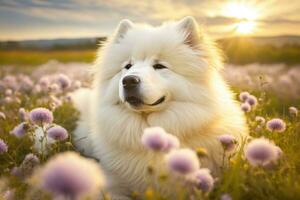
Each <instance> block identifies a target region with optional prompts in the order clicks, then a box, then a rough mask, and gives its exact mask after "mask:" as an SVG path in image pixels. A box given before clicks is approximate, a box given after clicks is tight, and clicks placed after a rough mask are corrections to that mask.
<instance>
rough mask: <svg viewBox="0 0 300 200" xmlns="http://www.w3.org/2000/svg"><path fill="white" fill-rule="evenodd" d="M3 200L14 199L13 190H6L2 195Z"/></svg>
mask: <svg viewBox="0 0 300 200" xmlns="http://www.w3.org/2000/svg"><path fill="white" fill-rule="evenodd" d="M3 199H4V200H13V199H15V193H14V191H13V190H6V191H5V192H4V194H3Z"/></svg>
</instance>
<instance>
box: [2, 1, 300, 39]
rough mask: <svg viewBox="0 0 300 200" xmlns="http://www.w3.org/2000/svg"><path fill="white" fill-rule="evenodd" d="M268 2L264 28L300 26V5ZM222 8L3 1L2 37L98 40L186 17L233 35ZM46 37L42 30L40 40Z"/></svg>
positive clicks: (210, 4)
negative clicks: (120, 29) (129, 25)
mask: <svg viewBox="0 0 300 200" xmlns="http://www.w3.org/2000/svg"><path fill="white" fill-rule="evenodd" d="M265 2H266V1H264V4H263V5H261V7H263V9H265V10H261V12H262V13H263V14H265V13H266V14H268V16H267V15H266V16H265V17H264V16H262V17H261V18H259V19H258V20H259V22H260V23H263V24H270V25H272V24H275V23H280V24H294V25H295V24H299V20H300V16H299V14H297V13H298V11H297V10H298V9H296V8H299V6H300V3H297V1H294V0H292V1H291V3H290V4H289V5H286V4H285V3H283V2H281V1H276V0H272V1H268V3H267V4H266V3H265ZM291 4H293V5H294V6H292V5H291ZM258 6H260V5H258ZM222 7H224V2H220V1H218V0H202V1H200V0H164V1H161V0H143V1H129V0H84V1H82V0H48V1H44V0H22V1H18V0H1V1H0V23H1V24H0V25H1V28H2V30H0V37H1V38H3V37H4V36H3V35H4V34H6V35H7V36H6V37H9V35H8V33H9V31H14V30H16V29H18V31H22V29H23V30H26V34H29V33H30V27H31V28H32V31H37V30H38V29H43V30H49V31H50V32H51V31H52V34H53V37H59V34H60V32H58V31H56V30H55V29H57V30H63V29H64V28H65V30H64V31H63V32H64V35H65V34H67V32H69V33H70V35H72V34H73V35H75V33H74V31H76V29H78V30H79V31H80V32H84V33H88V32H89V31H90V34H92V33H93V34H95V35H96V34H101V32H102V33H105V34H106V33H108V32H111V31H112V30H113V28H114V27H115V26H116V25H117V23H118V22H119V21H120V20H121V19H123V18H129V19H131V20H133V21H135V22H146V23H151V24H153V25H158V24H160V23H161V22H163V21H166V20H176V19H180V18H182V17H184V16H187V15H192V16H195V18H196V19H197V20H198V21H199V23H200V24H203V25H205V26H206V27H208V30H209V31H210V30H213V31H212V32H213V34H215V33H218V30H220V31H227V32H230V31H231V26H232V25H233V24H235V23H237V22H239V21H240V20H237V19H236V18H233V17H228V16H224V15H223V14H222V13H221V12H220V11H221V10H222ZM280 7H284V8H285V9H282V8H280ZM273 11H274V12H273ZM282 13H284V15H282ZM281 16H284V17H285V18H283V17H281ZM3 29H5V31H3ZM68 30H69V31H68ZM268 31H269V30H268ZM43 32H44V31H40V34H41V37H42V35H43V34H44V33H43ZM299 32H300V31H299ZM36 34H38V33H34V35H36ZM44 35H45V34H44ZM48 35H49V34H47V36H48Z"/></svg>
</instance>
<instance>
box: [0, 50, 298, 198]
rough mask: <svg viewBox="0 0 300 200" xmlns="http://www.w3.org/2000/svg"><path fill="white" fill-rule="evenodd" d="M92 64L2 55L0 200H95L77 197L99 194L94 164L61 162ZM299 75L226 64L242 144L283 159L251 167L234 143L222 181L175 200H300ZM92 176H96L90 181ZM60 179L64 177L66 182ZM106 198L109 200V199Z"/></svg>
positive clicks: (51, 54) (59, 55) (52, 56)
mask: <svg viewBox="0 0 300 200" xmlns="http://www.w3.org/2000/svg"><path fill="white" fill-rule="evenodd" d="M298 53H299V52H298ZM94 56H95V52H94V51H93V50H81V51H64V50H56V51H25V52H24V51H20V50H18V51H1V52H0V65H1V66H0V139H1V140H0V163H1V165H0V194H1V195H2V198H4V199H52V198H53V197H57V195H58V196H59V197H60V198H61V197H65V196H67V198H65V199H85V198H86V199H93V197H92V196H84V195H83V196H81V195H82V194H83V193H88V194H94V192H95V193H97V191H95V190H96V189H97V190H99V189H100V188H101V187H103V180H102V179H103V177H101V172H99V171H97V170H96V169H94V166H93V165H94V164H95V163H94V161H91V160H87V159H85V158H83V157H79V156H78V155H77V154H75V155H71V156H70V155H69V157H68V156H67V155H65V154H63V152H66V151H76V149H75V148H74V146H73V142H74V141H73V140H72V131H74V128H75V126H76V121H77V119H78V112H77V111H76V109H75V108H74V107H73V105H72V102H71V97H70V93H71V92H72V91H74V90H76V89H78V88H81V87H90V83H91V78H90V74H89V72H88V68H89V66H90V65H91V64H90V62H91V61H92V60H93V59H94ZM49 60H50V61H49ZM274 63H276V62H274ZM287 64H288V63H287ZM299 68H300V67H299V66H287V65H285V64H268V65H264V64H257V63H256V64H253V63H252V64H249V65H245V66H237V65H233V64H227V66H226V68H225V69H224V71H223V74H224V77H225V79H226V80H227V81H228V82H229V84H230V85H231V86H232V88H233V90H234V91H235V93H236V99H237V100H238V101H240V104H241V109H243V110H244V111H245V115H246V116H247V122H248V125H249V130H250V135H251V136H252V137H253V138H252V139H251V140H249V141H245V142H250V141H254V140H255V139H257V138H265V139H267V140H268V142H269V143H268V145H269V146H272V145H273V146H274V145H276V147H279V148H280V149H281V153H280V156H279V155H278V156H277V157H276V159H275V158H274V160H272V162H271V163H267V164H268V165H265V163H263V162H256V163H255V162H254V161H253V160H251V159H250V158H249V157H248V156H247V154H246V153H245V151H246V150H245V149H246V146H247V144H235V143H232V144H231V145H234V148H239V149H240V150H239V151H238V152H237V153H236V154H235V156H229V157H228V158H226V160H224V166H222V168H221V173H220V175H218V176H213V177H211V175H209V174H206V175H207V176H208V177H209V178H212V180H213V181H208V183H207V187H203V185H201V184H200V185H199V187H195V186H194V185H190V184H188V185H185V183H184V187H181V186H182V185H180V186H178V187H175V189H174V192H176V194H177V196H176V197H177V199H216V200H217V199H222V200H229V199H243V200H248V199H249V200H250V199H274V200H275V199H280V200H285V199H300V154H299V152H298V151H299V147H300V140H299V138H300V131H299V130H300V117H299V114H298V111H297V110H298V109H299V108H300V97H299V95H300V83H299V80H300V70H299ZM244 91H247V92H249V93H250V94H251V95H252V96H251V98H254V102H253V103H249V105H248V103H247V101H246V100H245V99H243V98H242V97H241V96H240V93H241V92H244ZM242 94H245V93H242ZM250 94H247V95H250ZM244 101H245V102H244ZM245 104H247V105H245ZM40 108H45V109H47V110H45V109H40ZM272 119H279V120H280V123H279V127H278V126H275V127H273V128H272V126H271V127H270V120H272ZM39 120H40V121H39ZM43 120H44V121H43ZM55 128H56V131H55ZM37 129H38V130H42V136H41V137H40V138H38V139H36V137H35V136H34V135H35V134H36V132H35V131H36V130H37ZM51 129H52V134H51ZM224 134H227V133H224ZM39 142H40V143H41V144H42V145H39ZM220 142H221V143H222V140H220ZM43 144H44V146H43ZM222 144H223V143H222ZM226 145H227V143H224V154H225V153H228V154H230V152H226V151H227V149H226V148H227V146H226ZM244 147H245V148H244ZM149 151H151V149H150V150H149ZM193 151H194V152H195V153H197V156H198V157H199V158H201V157H203V156H206V155H205V149H201V148H200V147H199V149H194V150H193ZM262 151H263V150H262ZM260 153H264V152H260ZM56 155H65V156H66V160H70V162H71V163H73V165H71V164H67V163H64V161H62V159H60V160H59V157H56ZM267 157H268V155H267V156H266V159H268V158H267ZM257 159H258V160H259V159H265V158H264V157H263V158H261V157H259V158H257ZM55 162H56V163H60V165H59V166H57V167H58V169H60V170H62V171H63V172H66V171H64V170H66V169H65V168H64V166H65V165H66V166H68V167H70V171H71V172H70V173H63V174H60V173H58V175H57V172H55V175H56V176H55V175H54V176H51V177H56V178H57V180H56V179H55V180H52V179H51V180H50V183H52V182H54V183H57V181H61V180H60V178H62V177H63V178H66V179H67V180H66V182H64V183H65V184H66V185H67V186H66V187H65V188H59V186H57V184H56V185H55V186H53V184H52V185H51V184H50V183H49V182H47V181H49V180H48V179H47V175H49V173H50V174H51V173H52V171H51V170H54V169H53V168H55V167H56V166H55ZM78 163H79V164H82V166H86V167H87V168H84V169H91V170H90V172H89V170H88V171H83V170H84V169H81V168H76V167H75V168H74V166H76V164H78ZM269 164H270V165H269ZM73 168H74V169H73ZM56 170H57V169H56ZM72 170H76V173H75V172H74V171H73V172H74V173H72ZM92 172H94V174H92V175H90V174H91V173H92ZM53 173H54V172H53ZM80 173H84V174H85V177H78V176H76V174H80ZM65 174H68V175H67V177H65ZM97 175H99V177H97ZM73 176H74V177H73ZM149 176H155V177H157V179H158V181H161V182H163V183H164V184H173V183H170V182H168V177H167V176H164V175H163V174H160V172H156V171H155V170H154V171H153V169H151V167H149ZM42 177H44V178H42ZM48 178H49V177H48ZM73 178H74V179H73ZM209 178H208V180H210V179H209ZM78 179H79V180H78ZM70 180H72V181H70ZM206 180H207V179H206ZM45 181H46V182H45ZM51 181H52V182H51ZM77 181H79V182H84V183H85V182H87V183H90V184H87V185H88V186H86V185H83V186H82V184H78V185H75V186H74V183H72V182H77ZM183 182H184V181H183ZM204 182H205V181H204ZM68 184H70V187H69V188H68ZM58 185H59V184H58ZM73 186H74V187H73ZM82 187H83V188H84V189H82V190H81V191H79V190H75V189H74V188H77V189H78V188H79V189H80V188H82ZM49 188H50V189H49ZM81 193H82V194H81ZM77 195H79V196H80V198H79V196H77ZM104 197H105V198H107V199H109V196H106V195H104ZM132 198H133V199H165V198H164V197H163V194H161V193H159V192H157V191H156V190H155V189H154V188H152V187H151V186H149V188H148V189H146V190H145V192H144V193H142V194H139V193H136V192H133V194H132ZM63 199H64V198H63Z"/></svg>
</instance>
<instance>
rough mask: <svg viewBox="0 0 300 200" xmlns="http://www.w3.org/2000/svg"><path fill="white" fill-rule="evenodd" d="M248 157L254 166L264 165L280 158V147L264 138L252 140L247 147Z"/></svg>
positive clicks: (246, 154) (246, 153)
mask: <svg viewBox="0 0 300 200" xmlns="http://www.w3.org/2000/svg"><path fill="white" fill-rule="evenodd" d="M245 156H246V159H247V160H248V161H249V162H250V164H251V165H253V166H264V165H266V164H269V163H270V162H274V161H276V160H277V159H278V158H279V150H278V148H277V147H276V146H275V145H274V144H273V143H271V142H270V141H269V140H267V139H264V138H259V139H254V140H252V141H251V142H250V143H249V144H248V145H247V146H246V148H245Z"/></svg>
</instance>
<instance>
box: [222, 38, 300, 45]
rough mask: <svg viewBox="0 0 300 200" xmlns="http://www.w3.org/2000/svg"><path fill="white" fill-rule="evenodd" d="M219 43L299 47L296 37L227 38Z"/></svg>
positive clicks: (299, 42)
mask: <svg viewBox="0 0 300 200" xmlns="http://www.w3.org/2000/svg"><path fill="white" fill-rule="evenodd" d="M218 41H219V42H241V41H246V42H252V43H255V44H257V45H273V46H276V47H281V46H284V45H300V36H298V35H280V36H261V37H229V38H222V39H219V40H218Z"/></svg>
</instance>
